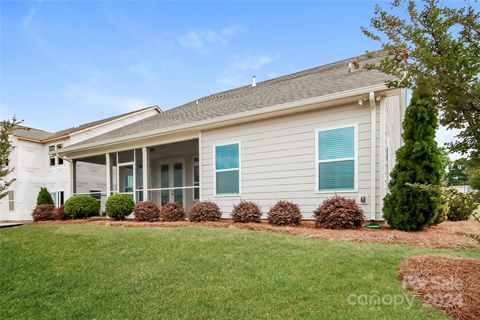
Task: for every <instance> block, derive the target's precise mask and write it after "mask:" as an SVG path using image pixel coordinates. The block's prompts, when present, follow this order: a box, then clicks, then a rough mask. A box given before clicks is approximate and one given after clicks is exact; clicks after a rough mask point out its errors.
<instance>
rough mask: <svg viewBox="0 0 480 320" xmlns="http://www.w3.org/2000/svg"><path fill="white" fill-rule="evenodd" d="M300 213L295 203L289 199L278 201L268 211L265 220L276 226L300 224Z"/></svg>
mask: <svg viewBox="0 0 480 320" xmlns="http://www.w3.org/2000/svg"><path fill="white" fill-rule="evenodd" d="M301 220H302V214H301V213H300V208H299V206H298V205H297V204H295V203H293V202H290V201H283V200H282V201H278V202H277V203H276V204H275V205H274V206H273V207H272V208H271V209H270V211H269V212H268V216H267V221H268V223H270V224H273V225H277V226H285V225H289V226H294V225H297V224H300V221H301Z"/></svg>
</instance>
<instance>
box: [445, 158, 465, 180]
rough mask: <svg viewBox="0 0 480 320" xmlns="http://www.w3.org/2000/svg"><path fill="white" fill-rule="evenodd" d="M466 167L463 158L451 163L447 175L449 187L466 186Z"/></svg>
mask: <svg viewBox="0 0 480 320" xmlns="http://www.w3.org/2000/svg"><path fill="white" fill-rule="evenodd" d="M467 165H468V160H467V159H465V158H460V159H457V160H454V161H453V162H452V165H451V166H450V167H449V170H448V175H447V179H448V185H449V186H460V185H464V184H467V182H468V176H467Z"/></svg>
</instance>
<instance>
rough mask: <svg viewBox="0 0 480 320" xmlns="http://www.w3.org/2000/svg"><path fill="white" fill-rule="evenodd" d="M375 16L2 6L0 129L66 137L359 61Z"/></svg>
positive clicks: (318, 7) (365, 8)
mask: <svg viewBox="0 0 480 320" xmlns="http://www.w3.org/2000/svg"><path fill="white" fill-rule="evenodd" d="M374 4H375V2H369V1H352V2H346V1H342V2H325V1H318V2H241V3H239V2H158V1H141V2H139V1H137V2H133V1H90V2H77V1H76V2H67V1H38V2H21V1H15V2H13V1H2V2H0V10H1V12H0V21H1V22H0V26H1V30H0V36H1V37H0V38H1V39H0V54H1V56H0V81H1V82H0V117H1V118H6V117H10V116H11V115H13V114H16V115H17V117H18V118H20V119H24V120H25V125H27V126H32V127H35V128H40V129H44V130H48V131H57V130H61V129H64V128H66V127H70V126H73V125H78V124H81V123H85V122H89V121H93V120H97V119H100V118H104V117H108V116H112V115H115V114H118V113H122V112H126V111H130V110H134V109H136V108H140V107H144V106H148V105H159V106H160V107H161V108H162V109H168V108H171V107H175V106H178V105H180V104H182V103H185V102H188V101H191V100H193V99H196V98H199V97H202V96H205V95H208V94H211V93H215V92H218V91H221V90H225V89H229V88H234V87H238V86H241V85H245V84H248V83H249V82H250V81H251V80H250V79H251V76H252V75H254V74H255V75H256V76H257V81H262V80H266V79H269V78H272V77H276V76H279V75H283V74H288V73H291V72H295V71H299V70H303V69H306V68H310V67H314V66H318V65H321V64H325V63H329V62H334V61H336V60H340V59H344V58H349V57H352V56H355V55H359V54H362V53H364V52H365V51H366V50H375V49H378V48H379V46H378V44H377V43H375V42H372V41H370V40H369V39H367V38H366V37H365V36H364V35H363V34H362V33H361V32H360V27H361V26H367V25H368V23H369V19H370V17H371V16H372V15H373V8H374ZM383 5H388V3H386V2H383ZM442 134H443V135H444V133H442ZM446 136H448V135H446ZM450 136H451V135H450ZM446 139H447V140H448V138H446Z"/></svg>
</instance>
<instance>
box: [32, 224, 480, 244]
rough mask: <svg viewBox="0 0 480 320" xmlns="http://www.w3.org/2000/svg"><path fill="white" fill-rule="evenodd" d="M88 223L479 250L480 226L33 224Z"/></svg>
mask: <svg viewBox="0 0 480 320" xmlns="http://www.w3.org/2000/svg"><path fill="white" fill-rule="evenodd" d="M87 222H91V223H99V224H105V225H108V226H115V227H164V228H171V227H185V226H192V225H195V226H204V227H211V228H240V229H248V230H262V231H271V232H278V233H284V234H292V235H301V236H306V237H311V238H322V239H328V240H341V241H359V242H375V243H393V244H408V245H415V246H422V247H429V248H480V241H478V240H476V239H475V237H474V236H477V237H480V223H478V222H476V221H474V220H469V221H457V222H451V221H446V222H443V223H441V224H439V225H437V226H433V227H430V228H427V229H425V230H423V231H417V232H404V231H398V230H393V229H390V228H389V227H388V226H383V227H382V228H381V229H367V228H360V229H358V230H330V229H321V228H315V224H314V222H313V221H302V223H301V225H299V226H295V227H279V226H272V225H270V224H268V223H266V222H265V221H262V222H261V223H234V222H233V221H231V220H223V219H222V220H219V221H215V222H189V221H177V222H161V221H157V222H137V221H135V220H124V221H113V220H109V219H88V220H67V221H48V222H36V223H43V224H52V223H53V224H55V223H87ZM472 235H473V236H472Z"/></svg>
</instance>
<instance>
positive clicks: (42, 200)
mask: <svg viewBox="0 0 480 320" xmlns="http://www.w3.org/2000/svg"><path fill="white" fill-rule="evenodd" d="M40 204H54V202H53V199H52V195H51V194H50V192H48V190H47V188H45V187H41V188H40V191H39V192H38V196H37V205H40Z"/></svg>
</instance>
